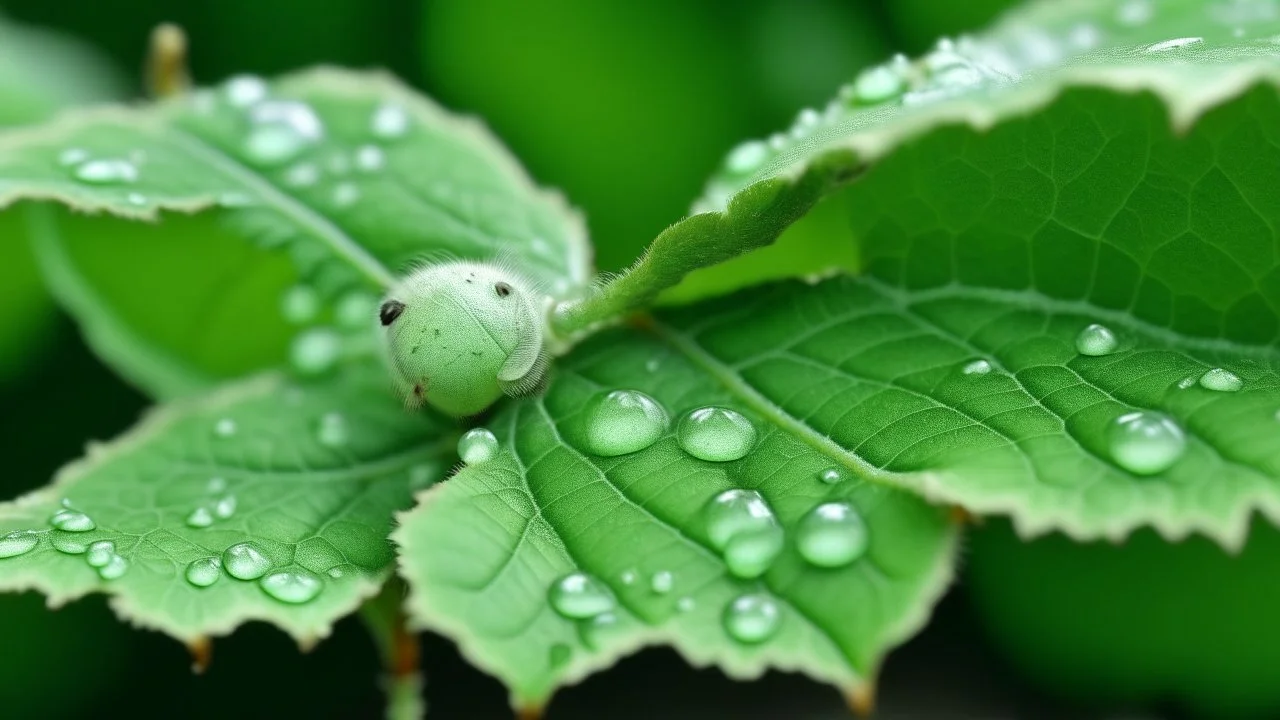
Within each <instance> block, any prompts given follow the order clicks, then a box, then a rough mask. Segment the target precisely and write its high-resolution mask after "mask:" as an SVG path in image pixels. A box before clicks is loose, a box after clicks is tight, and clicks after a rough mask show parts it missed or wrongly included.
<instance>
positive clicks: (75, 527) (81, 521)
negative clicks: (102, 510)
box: [49, 508, 98, 532]
mask: <svg viewBox="0 0 1280 720" xmlns="http://www.w3.org/2000/svg"><path fill="white" fill-rule="evenodd" d="M49 524H50V525H52V526H53V527H55V528H57V529H59V530H65V531H67V532H89V531H90V530H92V529H94V528H96V527H98V525H97V523H95V522H94V521H93V519H92V518H90V517H89V516H88V515H85V514H84V513H82V512H79V511H77V510H68V509H66V508H64V509H62V510H59V511H58V512H56V513H54V514H53V517H52V518H49Z"/></svg>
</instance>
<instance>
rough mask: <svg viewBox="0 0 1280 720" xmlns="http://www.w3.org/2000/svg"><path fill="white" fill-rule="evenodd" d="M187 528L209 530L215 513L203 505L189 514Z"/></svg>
mask: <svg viewBox="0 0 1280 720" xmlns="http://www.w3.org/2000/svg"><path fill="white" fill-rule="evenodd" d="M186 523H187V527H193V528H207V527H209V526H210V525H212V524H213V513H212V512H210V511H209V508H207V507H204V506H203V505H201V506H200V507H198V508H196V509H195V510H192V511H191V512H190V513H188V514H187V519H186Z"/></svg>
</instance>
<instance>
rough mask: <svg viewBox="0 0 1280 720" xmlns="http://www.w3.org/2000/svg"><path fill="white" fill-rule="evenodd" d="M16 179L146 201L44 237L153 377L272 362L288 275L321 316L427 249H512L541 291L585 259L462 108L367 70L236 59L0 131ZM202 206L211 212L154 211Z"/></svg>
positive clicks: (216, 372) (114, 202)
mask: <svg viewBox="0 0 1280 720" xmlns="http://www.w3.org/2000/svg"><path fill="white" fill-rule="evenodd" d="M22 199H41V200H53V201H56V202H59V203H62V204H64V205H67V206H68V207H70V208H72V209H74V210H78V211H87V212H90V213H109V214H111V215H114V216H118V217H120V218H126V219H130V220H149V221H151V220H159V223H158V224H156V225H151V226H147V225H141V224H134V225H122V224H120V223H119V222H118V221H117V222H102V221H92V222H90V220H86V219H85V218H83V217H78V218H76V219H75V220H74V221H67V220H65V219H64V220H63V221H62V222H60V223H59V225H60V226H63V225H65V226H67V229H68V231H64V232H63V233H61V234H62V235H65V236H66V238H65V241H63V242H57V241H56V240H55V239H52V238H46V239H45V240H44V241H43V243H42V244H43V245H45V246H46V247H44V248H42V253H43V254H44V255H45V256H46V261H47V262H46V264H47V265H48V266H49V267H50V275H51V276H52V277H53V279H54V281H55V287H56V290H57V292H58V294H59V296H60V297H62V298H63V299H64V301H66V303H67V305H68V306H69V307H70V308H71V309H72V310H73V311H74V312H76V313H77V315H78V316H79V318H80V319H81V321H82V322H83V323H84V324H85V327H86V330H87V333H88V335H89V337H90V338H91V339H92V340H94V342H95V347H96V349H98V351H99V352H100V353H101V354H102V355H103V356H104V357H106V358H107V359H108V360H110V361H112V362H113V363H114V364H115V365H117V367H119V369H120V370H121V372H122V373H123V374H125V375H126V376H128V377H129V378H131V379H133V380H134V381H135V382H137V383H139V384H140V385H142V386H143V387H145V388H147V389H149V390H151V391H152V392H154V393H156V394H159V395H178V394H184V393H188V392H191V391H193V390H194V389H198V388H201V387H204V386H206V385H208V384H209V383H210V382H212V381H214V380H216V379H218V378H224V377H235V376H240V375H243V374H245V373H246V372H249V371H252V370H254V369H258V368H262V367H270V366H275V365H279V364H281V363H282V362H283V361H284V358H285V348H286V346H287V342H288V338H289V335H290V334H291V331H290V330H289V328H288V327H287V325H286V323H285V320H284V319H283V318H282V317H280V311H279V310H278V308H280V306H281V302H282V296H283V295H284V294H285V292H286V290H287V289H288V288H290V287H291V286H292V285H293V284H294V283H302V284H303V285H305V286H306V287H308V288H310V289H311V290H312V291H314V293H315V294H316V295H317V296H318V299H319V300H320V309H319V311H318V312H317V313H315V315H314V317H311V316H308V317H306V318H303V319H302V321H303V322H305V323H310V324H316V323H318V324H328V323H332V322H334V318H335V316H340V315H341V314H342V311H341V309H340V308H341V306H342V305H343V304H344V302H346V300H347V298H351V297H355V298H357V299H359V298H360V297H361V296H368V295H369V294H372V293H378V292H380V291H381V290H382V289H384V288H385V287H386V286H387V285H388V284H389V283H391V282H393V281H394V279H395V277H396V276H397V275H398V274H399V273H401V272H403V271H405V270H407V269H408V268H409V266H410V265H411V264H412V263H414V262H417V261H421V260H423V259H429V258H431V257H438V256H441V255H450V256H456V257H468V258H489V259H499V260H506V261H509V262H512V263H514V264H516V265H518V266H519V267H520V269H521V271H522V272H524V273H526V274H528V275H529V276H530V279H531V280H533V281H534V282H536V283H538V284H539V285H540V286H542V287H543V288H545V289H546V290H547V291H548V292H550V293H553V294H556V293H567V292H570V291H571V290H572V289H573V288H575V287H577V286H581V285H582V284H584V283H585V281H586V277H587V273H588V259H587V253H586V247H585V244H584V239H583V235H582V229H581V223H580V221H579V220H578V218H577V217H576V216H575V215H574V214H572V213H571V212H569V211H568V210H567V208H566V206H565V205H564V203H563V201H562V200H561V199H560V198H559V196H557V195H554V194H549V193H546V192H544V191H542V190H539V189H538V188H536V187H535V186H534V185H533V184H532V183H531V182H530V181H529V179H528V177H527V176H526V175H525V174H524V173H523V171H521V170H520V169H519V167H518V166H517V165H516V164H515V162H514V161H513V160H512V158H511V157H510V156H509V155H507V154H506V152H505V151H504V150H503V149H502V148H501V147H500V146H499V145H498V144H497V143H496V142H495V141H494V140H493V139H492V137H491V136H489V135H488V134H487V133H486V132H485V131H484V130H483V129H482V128H481V127H479V126H478V125H477V124H476V123H475V122H474V121H470V120H466V119H459V118H457V117H454V116H451V115H449V114H447V113H446V112H444V111H443V110H441V109H440V108H438V107H437V106H435V105H433V104H431V103H430V102H428V101H427V100H425V99H423V98H421V97H420V96H417V95H416V94H414V93H413V92H412V91H410V90H409V89H407V88H405V87H403V86H402V85H400V84H399V83H397V82H396V81H394V80H392V79H390V78H389V77H387V76H384V75H381V74H360V73H351V72H344V71H338V70H331V69H326V70H316V71H310V72H305V73H301V74H298V75H292V76H287V77H285V78H282V79H280V80H279V81H276V82H274V83H271V84H270V85H267V84H265V83H264V82H263V81H261V80H260V79H258V78H253V77H249V76H241V77H238V78H234V79H232V80H231V81H228V83H227V84H225V85H224V86H222V87H221V88H219V89H217V90H204V91H198V92H195V93H193V94H191V95H189V96H187V97H182V98H178V99H175V100H172V101H166V102H162V103H158V104H155V105H152V106H148V107H142V108H104V109H97V110H92V111H86V112H81V113H76V114H72V115H69V116H67V117H65V118H64V119H62V120H61V121H60V122H58V123H56V124H54V125H52V126H48V127H44V128H39V129H36V130H32V131H25V132H18V133H12V134H9V135H7V136H4V137H3V138H0V204H8V203H11V202H14V201H17V200H22ZM202 210H217V211H218V216H219V218H220V219H221V220H223V224H222V225H220V226H218V225H213V224H208V223H205V222H203V221H200V222H193V221H191V220H189V219H178V217H176V216H175V215H173V214H172V213H171V212H168V211H174V212H196V211H202ZM86 223H88V224H86ZM104 232H105V233H106V234H108V237H103V233H104ZM352 304H357V303H352ZM366 304H367V303H366ZM370 315H371V314H370ZM357 320H359V319H358V318H357ZM369 323H370V324H372V320H371V319H370V320H369Z"/></svg>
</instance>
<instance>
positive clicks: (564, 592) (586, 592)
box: [547, 572, 614, 620]
mask: <svg viewBox="0 0 1280 720" xmlns="http://www.w3.org/2000/svg"><path fill="white" fill-rule="evenodd" d="M547 599H548V600H549V601H550V602H551V607H552V608H553V609H554V610H555V611H556V612H558V613H560V614H561V615H562V616H564V617H567V618H569V619H572V620H583V619H586V618H591V617H595V616H596V615H599V614H601V613H606V612H609V611H610V610H612V609H613V606H614V599H613V592H612V591H610V590H609V588H608V586H606V585H605V584H604V583H602V582H600V581H599V580H597V579H595V578H594V577H591V576H590V575H588V574H586V573H582V572H575V573H570V574H568V575H565V576H564V577H562V578H560V579H559V580H556V581H555V582H554V583H552V585H551V589H550V590H549V591H548V592H547Z"/></svg>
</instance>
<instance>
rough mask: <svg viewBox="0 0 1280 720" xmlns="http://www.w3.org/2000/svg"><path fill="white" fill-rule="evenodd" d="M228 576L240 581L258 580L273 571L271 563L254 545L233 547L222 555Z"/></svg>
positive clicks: (246, 544)
mask: <svg viewBox="0 0 1280 720" xmlns="http://www.w3.org/2000/svg"><path fill="white" fill-rule="evenodd" d="M222 565H223V567H225V568H226V569H227V574H228V575H230V576H231V577H233V578H238V579H240V580H257V579H258V578H260V577H262V576H263V575H266V574H267V571H268V570H270V569H271V561H270V560H268V559H267V556H266V555H264V554H263V553H262V551H261V550H259V549H258V547H257V546H256V545H254V544H253V543H247V542H246V543H240V544H238V545H232V546H231V547H229V548H227V549H226V550H224V551H223V553H222Z"/></svg>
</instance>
